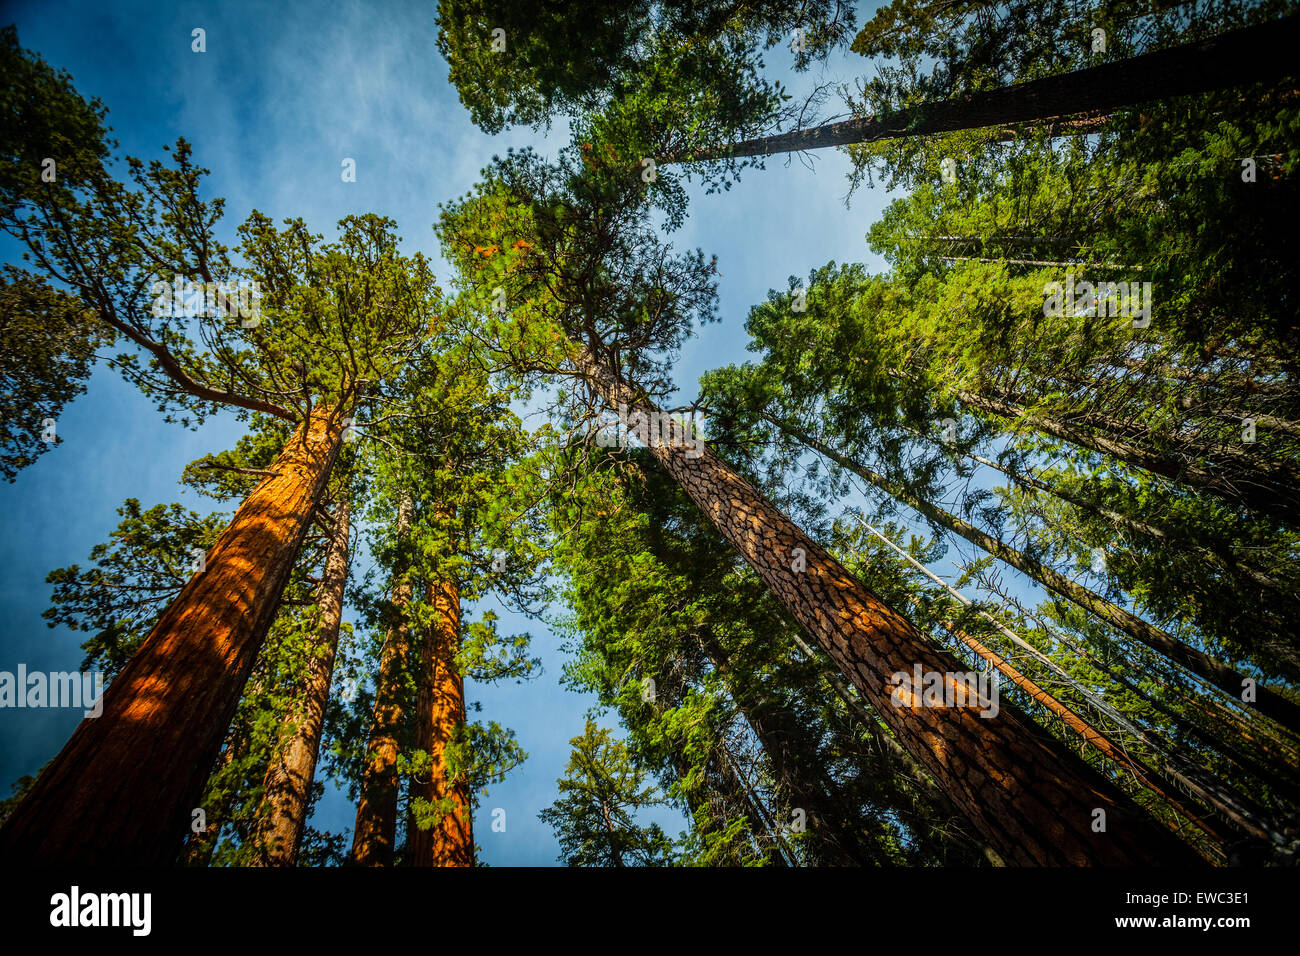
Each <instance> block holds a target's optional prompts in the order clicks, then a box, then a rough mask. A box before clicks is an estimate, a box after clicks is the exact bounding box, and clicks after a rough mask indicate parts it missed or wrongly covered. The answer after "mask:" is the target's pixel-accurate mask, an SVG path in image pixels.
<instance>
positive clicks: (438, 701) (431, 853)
mask: <svg viewBox="0 0 1300 956" xmlns="http://www.w3.org/2000/svg"><path fill="white" fill-rule="evenodd" d="M429 601H430V603H431V604H432V605H433V609H434V614H435V615H436V618H435V622H434V626H433V628H432V629H431V630H430V632H429V633H427V634H424V635H422V640H421V642H420V669H419V677H418V680H419V692H418V696H417V698H416V705H415V720H416V730H415V749H416V750H423V751H424V752H425V753H427V754H429V756H430V758H431V760H432V765H431V767H430V770H429V779H428V780H416V779H414V778H412V780H411V788H410V796H411V799H412V800H415V799H416V798H423V799H425V800H428V801H430V802H433V803H441V802H442V801H448V802H449V804H450V805H449V806H448V807H447V808H446V814H445V815H444V816H443V817H442V819H441V820H440V821H439V822H438V823H437V824H435V825H434V826H432V827H429V828H428V829H423V830H422V829H420V828H419V826H417V825H416V823H415V814H414V811H412V812H411V813H410V814H408V817H407V825H406V855H405V862H406V864H407V865H408V866H473V865H474V829H473V823H474V821H473V815H472V811H471V808H470V794H469V784H468V781H467V780H466V779H465V777H464V775H463V773H462V774H461V775H460V776H458V777H456V778H452V777H451V775H450V772H449V770H448V767H447V757H446V754H447V746H448V744H449V743H451V741H452V738H453V735H454V734H455V733H456V731H457V729H458V728H462V727H464V726H465V681H464V678H463V677H462V676H461V674H460V671H459V669H458V668H457V667H456V651H457V650H458V649H459V647H460V589H459V588H458V587H457V585H456V582H455V581H450V580H442V581H436V582H434V583H433V584H432V585H430V587H429Z"/></svg>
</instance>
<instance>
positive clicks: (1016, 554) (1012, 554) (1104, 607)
mask: <svg viewBox="0 0 1300 956" xmlns="http://www.w3.org/2000/svg"><path fill="white" fill-rule="evenodd" d="M764 420H765V421H769V422H771V424H772V425H774V426H775V427H777V428H778V429H780V430H781V431H783V432H785V433H786V434H788V435H789V436H790V437H792V438H794V439H796V440H798V441H799V442H802V443H803V444H804V445H806V446H808V447H809V448H811V449H812V450H813V451H816V452H817V453H818V454H821V455H824V456H825V457H826V458H829V459H830V460H831V461H833V462H835V463H836V464H837V465H839V466H840V467H842V468H844V469H846V470H848V471H850V472H852V473H853V474H855V475H857V476H858V477H859V478H861V479H863V480H864V481H868V482H870V483H871V484H873V485H875V486H876V487H877V488H880V489H881V490H882V491H884V492H885V493H887V494H888V495H890V496H891V497H893V498H896V499H897V500H899V501H901V502H903V503H904V504H906V505H908V506H909V507H911V508H914V509H915V510H916V511H918V512H920V513H921V514H923V515H925V516H926V517H927V518H929V519H931V520H932V521H934V522H936V523H938V524H940V525H942V526H943V527H945V528H947V529H948V530H949V531H951V532H953V533H954V534H958V535H961V536H962V537H963V538H965V539H966V540H967V541H969V542H971V544H974V545H975V546H977V547H979V548H981V549H983V550H984V551H986V552H987V553H988V554H991V555H992V556H993V557H995V558H998V559H999V560H1002V561H1005V562H1006V563H1007V564H1009V565H1011V566H1012V567H1013V568H1016V569H1018V570H1020V571H1022V572H1024V573H1025V574H1027V575H1029V576H1030V577H1032V578H1033V579H1034V580H1035V581H1038V582H1039V583H1040V584H1042V585H1043V586H1044V587H1046V588H1047V589H1049V590H1051V591H1053V592H1054V593H1056V594H1059V595H1061V596H1062V597H1064V598H1066V599H1067V600H1070V601H1073V602H1074V603H1075V604H1077V605H1078V606H1079V607H1081V608H1083V609H1084V610H1085V611H1088V612H1089V613H1090V614H1093V615H1094V616H1096V617H1097V618H1098V619H1100V620H1102V621H1105V622H1106V623H1107V624H1110V625H1111V626H1112V627H1115V628H1117V629H1118V630H1120V631H1123V632H1124V633H1125V634H1127V635H1129V636H1130V637H1132V638H1133V639H1134V640H1137V641H1140V642H1141V643H1143V644H1145V645H1146V646H1147V647H1149V648H1151V649H1152V650H1154V651H1157V652H1159V653H1161V654H1163V655H1164V656H1165V657H1167V658H1169V659H1170V660H1171V661H1174V662H1175V663H1178V664H1180V665H1182V666H1183V667H1185V668H1187V670H1189V671H1190V672H1191V673H1193V674H1195V675H1197V676H1198V677H1200V678H1201V679H1202V680H1204V681H1206V682H1207V683H1209V684H1211V685H1213V686H1215V687H1218V688H1219V689H1220V690H1222V691H1223V692H1224V693H1227V694H1229V695H1231V696H1232V697H1236V698H1237V699H1241V698H1240V695H1241V693H1242V689H1243V687H1244V686H1245V685H1244V683H1243V681H1245V679H1246V678H1245V677H1244V676H1243V675H1242V674H1240V673H1239V672H1238V671H1235V670H1233V669H1232V668H1231V667H1228V666H1227V665H1226V664H1223V663H1220V662H1219V661H1216V660H1215V659H1214V658H1212V657H1210V656H1209V655H1208V654H1205V653H1203V652H1201V651H1198V650H1197V649H1196V648H1194V647H1189V646H1188V645H1187V644H1184V643H1183V642H1182V641H1180V640H1178V639H1177V638H1175V637H1173V635H1171V634H1169V633H1167V632H1166V631H1164V630H1162V629H1160V628H1158V627H1156V626H1155V625H1153V624H1149V623H1147V622H1146V621H1144V620H1142V618H1140V617H1138V616H1137V615H1136V614H1133V613H1131V612H1129V611H1126V610H1125V609H1124V608H1122V607H1119V606H1117V605H1115V604H1112V603H1111V602H1110V601H1107V600H1106V599H1105V598H1103V597H1102V596H1101V595H1099V594H1096V593H1095V592H1093V591H1091V590H1089V589H1088V588H1085V587H1084V586H1083V585H1081V584H1078V583H1077V582H1075V581H1071V580H1070V579H1069V578H1067V577H1066V576H1065V575H1063V574H1061V573H1060V572H1059V571H1057V570H1056V569H1054V568H1050V567H1048V566H1046V565H1044V564H1042V563H1041V562H1039V561H1036V560H1034V559H1032V558H1030V557H1029V556H1028V555H1026V554H1024V553H1023V552H1021V551H1018V550H1016V549H1015V548H1012V547H1011V546H1010V545H1007V544H1005V543H1003V542H1002V541H1000V540H999V539H997V538H995V537H993V536H992V535H990V534H988V533H986V532H984V531H981V530H980V529H979V528H977V527H975V526H974V525H972V524H970V523H969V522H967V521H963V520H962V519H961V518H958V517H957V516H956V515H953V514H949V513H948V512H947V511H945V510H943V509H942V508H939V507H937V506H936V505H933V504H931V503H930V502H928V501H925V500H923V499H922V498H919V497H918V496H916V495H914V494H912V493H911V492H909V491H907V490H906V489H905V488H903V487H901V486H900V485H898V484H896V483H895V482H892V481H890V480H889V479H887V478H885V477H884V476H883V475H879V474H877V473H876V472H874V471H872V470H871V469H869V468H865V467H863V466H862V465H859V464H858V463H857V462H855V461H853V460H851V459H850V458H848V457H847V456H845V455H842V454H840V453H839V452H837V451H835V449H833V448H830V447H828V446H827V445H825V444H823V443H822V442H820V441H818V440H817V439H816V438H814V437H813V436H812V435H809V434H808V433H806V432H804V431H802V430H801V429H798V428H794V427H793V426H791V425H788V424H786V423H784V422H778V421H774V420H772V419H770V418H766V417H765V419H764ZM1255 708H1256V710H1258V711H1259V712H1260V713H1261V714H1264V715H1265V716H1267V717H1270V718H1271V719H1273V720H1276V721H1277V722H1278V723H1279V724H1281V725H1282V726H1284V727H1287V728H1289V729H1291V730H1295V729H1297V728H1300V706H1297V705H1296V704H1294V703H1293V702H1292V701H1290V700H1288V699H1287V698H1285V697H1282V696H1281V695H1279V694H1276V693H1274V692H1273V691H1271V690H1269V689H1268V688H1266V687H1262V686H1259V687H1256V700H1255Z"/></svg>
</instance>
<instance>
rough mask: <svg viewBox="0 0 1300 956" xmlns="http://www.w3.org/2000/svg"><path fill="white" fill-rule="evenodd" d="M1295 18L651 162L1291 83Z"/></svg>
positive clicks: (1298, 30)
mask: <svg viewBox="0 0 1300 956" xmlns="http://www.w3.org/2000/svg"><path fill="white" fill-rule="evenodd" d="M1298 24H1300V18H1297V17H1294V16H1291V17H1286V18H1284V19H1280V20H1274V21H1272V22H1269V23H1262V24H1258V25H1256V26H1251V27H1245V28H1242V29H1239V30H1231V31H1228V32H1227V33H1224V34H1222V35H1221V36H1217V37H1214V38H1213V39H1209V40H1202V41H1200V42H1198V43H1189V44H1184V45H1182V46H1177V47H1173V48H1171V49H1167V50H1159V51H1157V52H1155V53H1144V54H1142V55H1140V56H1135V57H1129V58H1128V59H1125V60H1120V61H1118V62H1115V63H1106V64H1103V65H1101V66H1093V67H1088V68H1087V69H1083V70H1075V71H1073V72H1071V73H1064V74H1061V75H1059V76H1048V77H1043V78H1042V79H1037V80H1031V81H1029V82H1027V83H1017V84H1014V85H1012V86H1007V87H1004V88H1002V89H999V90H989V91H986V92H982V93H967V94H965V95H964V96H959V97H955V98H953V99H949V100H942V101H940V102H937V103H923V104H921V105H920V106H917V107H915V108H912V109H907V110H901V111H899V112H896V113H893V114H890V115H888V116H881V117H876V116H868V117H857V118H854V119H850V120H844V121H843V122H840V123H829V124H827V125H825V126H818V127H815V128H813V129H804V130H794V131H792V132H788V133H779V134H777V135H775V136H764V137H760V138H758V139H750V140H745V141H743V142H740V143H736V144H734V145H732V146H728V147H723V148H720V149H711V150H700V151H698V152H693V153H692V152H685V153H677V154H673V155H670V156H665V157H664V158H662V159H660V160H658V164H659V165H660V166H663V165H666V164H668V163H673V162H703V161H708V160H717V159H737V158H740V157H744V156H770V155H772V154H773V153H788V152H795V151H800V150H806V149H822V148H824V147H828V146H850V145H853V144H856V143H871V142H876V141H877V140H884V139H902V138H905V137H911V136H930V135H934V134H936V133H951V132H956V131H957V130H967V129H982V128H984V127H988V126H1001V125H1004V124H1013V123H1040V124H1041V123H1047V122H1049V121H1051V120H1060V119H1062V118H1063V117H1069V116H1078V115H1080V114H1087V113H1106V112H1110V111H1112V110H1116V109H1118V108H1120V107H1126V106H1133V105H1134V104H1137V103H1145V102H1150V101H1154V100H1164V99H1170V98H1172V97H1176V96H1188V95H1191V94H1196V93H1205V92H1209V91H1211V90H1217V89H1223V88H1229V87H1235V86H1245V85H1249V84H1252V83H1261V82H1268V81H1273V80H1277V79H1280V78H1282V77H1285V76H1289V75H1292V74H1293V73H1294V70H1295V61H1294V50H1295V47H1296V45H1297V42H1298V41H1300V27H1298Z"/></svg>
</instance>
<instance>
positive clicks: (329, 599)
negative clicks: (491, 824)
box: [253, 499, 349, 866]
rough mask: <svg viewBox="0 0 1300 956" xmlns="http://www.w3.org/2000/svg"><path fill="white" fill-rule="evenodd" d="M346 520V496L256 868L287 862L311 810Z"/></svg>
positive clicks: (333, 526) (276, 762) (263, 816)
mask: <svg viewBox="0 0 1300 956" xmlns="http://www.w3.org/2000/svg"><path fill="white" fill-rule="evenodd" d="M348 519H349V508H348V502H347V500H346V499H343V500H340V501H339V503H338V505H337V506H336V508H335V513H334V518H333V521H331V522H330V534H329V543H328V545H327V546H326V549H325V568H324V572H323V573H322V575H321V583H320V588H319V590H318V600H317V607H318V609H319V614H320V618H319V622H318V624H317V636H316V641H315V646H314V647H313V648H312V650H311V656H310V659H309V660H308V661H307V667H306V673H305V675H304V678H303V688H302V696H301V701H300V705H299V707H298V708H296V709H295V711H294V713H293V714H292V715H291V717H290V719H289V721H288V727H289V737H288V739H287V740H286V741H285V742H284V744H283V745H282V746H281V747H280V749H279V750H278V752H277V753H276V754H275V756H274V757H273V758H272V760H271V763H270V766H268V767H267V771H266V777H265V781H264V795H263V797H262V804H261V806H260V807H259V808H258V812H257V821H256V824H255V832H254V835H253V840H254V841H255V843H256V846H257V850H258V856H257V859H256V860H255V861H254V864H253V865H256V866H293V865H294V863H296V862H297V859H298V849H299V848H300V847H301V846H302V835H303V830H304V829H305V828H306V825H307V813H308V811H309V810H310V808H311V788H312V780H313V779H314V777H315V775H316V758H317V754H318V753H319V752H320V741H321V731H322V730H323V728H324V725H325V708H326V706H327V705H328V704H329V696H330V683H331V681H332V680H333V677H334V657H335V654H336V653H337V651H338V643H339V626H340V625H341V624H342V622H343V592H344V589H345V588H346V587H347V581H348V534H349V527H348V524H349V522H348Z"/></svg>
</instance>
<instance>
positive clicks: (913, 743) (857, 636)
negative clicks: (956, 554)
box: [576, 355, 1199, 865]
mask: <svg viewBox="0 0 1300 956" xmlns="http://www.w3.org/2000/svg"><path fill="white" fill-rule="evenodd" d="M576 362H577V365H578V368H579V370H580V372H581V373H582V374H583V375H584V376H585V377H587V378H588V380H589V381H591V382H592V384H593V385H595V387H596V388H597V389H598V391H599V392H600V394H601V396H602V397H603V398H604V400H605V401H606V402H608V403H609V404H610V405H611V406H612V407H618V406H619V404H620V403H626V405H627V406H628V408H629V410H631V411H641V412H643V413H651V412H657V411H658V409H656V408H654V407H653V406H652V405H651V404H650V403H648V402H647V401H645V400H644V399H643V398H642V396H641V395H640V394H639V393H637V392H636V391H635V390H634V389H632V388H631V387H629V386H628V385H627V384H626V383H624V382H622V381H621V380H619V379H618V378H617V377H616V376H615V375H614V374H613V373H612V371H610V370H609V369H607V368H605V367H603V366H602V365H600V364H598V363H597V362H595V361H592V359H591V358H590V357H589V356H586V355H580V356H578V357H577V359H576ZM651 451H652V454H653V455H654V457H655V459H656V461H658V463H659V464H660V465H661V466H662V467H663V468H664V469H665V471H667V472H668V474H669V475H671V476H672V477H673V479H674V480H675V481H677V483H678V484H679V485H680V486H681V487H682V489H683V490H684V491H685V492H686V493H687V495H688V496H689V497H690V498H691V500H692V501H693V502H695V504H696V505H697V506H698V507H699V508H700V509H701V511H703V512H704V514H705V515H706V516H707V517H708V518H709V520H710V521H711V522H712V523H713V525H714V526H715V527H716V528H717V529H718V531H719V532H720V533H721V534H722V536H723V537H724V538H726V539H727V541H728V542H729V543H730V544H731V545H732V546H733V547H734V548H735V549H736V550H737V552H738V553H739V554H741V555H742V556H743V557H744V558H745V560H746V561H747V562H748V563H749V565H750V566H751V567H753V569H754V570H755V572H756V573H757V574H758V576H759V577H760V578H761V579H762V580H763V582H764V583H765V584H766V585H767V586H768V587H769V588H770V589H771V591H772V593H773V594H774V595H775V596H776V597H777V599H778V600H780V601H781V603H782V604H783V605H784V606H785V607H786V609H787V610H788V611H789V612H790V613H791V615H792V616H793V617H794V618H795V620H797V621H798V622H799V623H800V625H801V626H803V628H804V629H805V630H806V631H808V633H809V634H811V635H812V636H813V638H814V639H815V640H816V641H817V642H818V644H820V645H821V647H822V649H823V650H825V651H826V653H827V654H828V655H829V656H830V658H831V659H832V660H833V661H834V662H835V663H836V666H837V667H839V669H840V671H841V673H843V674H844V675H845V676H846V677H847V678H848V679H849V680H850V681H851V682H852V683H853V684H854V686H855V687H857V689H858V691H859V693H861V694H862V695H863V697H864V698H865V699H866V700H867V701H868V702H869V703H870V704H871V705H872V706H873V707H874V708H875V710H876V712H877V713H879V714H880V716H881V719H882V720H884V721H885V723H886V724H888V725H889V727H890V729H892V730H893V731H894V733H895V734H896V735H897V737H898V739H899V741H900V742H901V743H902V744H903V746H904V747H906V748H907V749H908V750H909V751H910V752H911V753H912V754H913V755H914V756H915V757H916V759H917V760H918V761H919V762H920V763H921V764H922V765H923V766H924V767H925V768H926V769H927V770H928V771H929V772H930V773H931V775H932V776H933V777H934V779H935V780H936V782H937V783H938V784H939V785H940V786H941V787H942V788H943V789H944V790H945V791H946V792H947V793H948V795H949V796H950V797H951V798H952V800H953V802H954V804H956V805H957V807H958V808H959V809H960V810H961V811H962V812H963V813H964V814H965V815H966V816H967V817H968V818H969V819H970V820H971V822H972V823H973V824H974V825H975V826H976V827H977V828H978V829H979V830H980V832H981V833H982V834H983V835H984V836H985V838H986V839H988V840H989V842H990V844H991V845H992V846H993V847H994V849H995V850H996V851H997V852H998V854H999V855H1000V856H1001V857H1002V858H1003V859H1005V860H1006V861H1007V862H1008V863H1011V864H1022V865H1064V864H1071V865H1086V864H1107V865H1132V864H1182V865H1195V864H1196V863H1198V862H1199V857H1197V855H1196V854H1195V853H1193V852H1192V851H1191V850H1190V849H1189V848H1188V847H1187V846H1186V845H1185V844H1183V843H1181V842H1180V841H1179V840H1177V839H1176V838H1175V837H1173V836H1172V835H1171V834H1169V833H1168V831H1166V830H1164V829H1163V828H1162V827H1160V826H1158V825H1157V824H1155V823H1154V822H1153V821H1152V820H1151V819H1150V818H1148V817H1147V816H1146V815H1145V814H1144V813H1143V812H1142V811H1140V810H1139V809H1138V808H1137V807H1136V806H1135V805H1134V804H1133V803H1132V801H1131V800H1129V799H1128V797H1127V796H1126V795H1124V794H1123V793H1121V792H1120V791H1119V790H1118V789H1117V788H1116V787H1115V786H1114V785H1113V784H1112V783H1110V782H1109V781H1107V780H1106V779H1104V778H1103V777H1102V776H1101V775H1100V774H1099V773H1097V771H1095V770H1094V769H1092V768H1091V767H1089V766H1088V765H1087V764H1085V763H1084V762H1083V761H1082V760H1080V759H1079V758H1078V757H1077V756H1076V755H1074V754H1072V753H1070V752H1069V751H1068V750H1066V749H1065V748H1063V747H1062V746H1061V745H1060V744H1059V743H1058V742H1056V741H1055V740H1053V739H1051V738H1050V737H1049V736H1047V735H1046V734H1045V733H1044V732H1043V731H1042V730H1040V729H1038V728H1036V727H1035V726H1034V725H1033V723H1032V722H1031V721H1029V720H1028V719H1027V718H1025V717H1024V716H1022V715H1021V714H1019V713H1018V712H1017V711H1016V710H1015V709H1014V708H1013V707H1009V706H1004V707H1002V708H1001V709H1000V711H999V712H998V714H997V715H996V716H993V717H981V716H980V715H979V712H978V710H977V709H976V708H973V707H947V708H940V707H896V706H893V704H892V702H891V696H892V694H891V691H892V686H891V684H890V678H891V676H892V675H894V674H896V673H899V672H902V673H905V674H907V673H912V671H913V667H914V665H918V664H919V665H920V666H921V669H922V670H923V671H926V672H937V673H941V674H958V673H964V672H965V670H966V668H965V667H964V666H963V665H962V664H961V663H960V662H959V661H957V659H956V658H955V657H953V656H952V655H951V654H948V653H947V652H945V651H943V650H942V649H941V648H940V647H939V646H938V645H937V644H935V643H934V641H933V640H931V639H930V638H929V637H927V636H926V635H923V634H921V633H920V632H919V631H917V630H916V628H914V627H913V626H912V625H911V623H910V622H908V621H907V619H906V618H904V617H903V616H902V615H900V614H899V613H897V612H896V611H894V610H893V609H892V608H890V607H888V606H887V605H885V604H884V602H882V601H881V600H880V598H878V597H877V596H876V595H874V594H873V593H872V592H871V591H870V590H868V589H867V588H866V587H865V586H864V585H863V584H862V583H861V582H859V581H858V580H856V579H855V578H854V577H853V576H852V575H851V574H849V572H848V571H847V570H846V569H845V568H844V567H843V565H841V564H840V563H839V562H838V561H836V560H835V559H834V558H833V557H831V555H830V554H829V553H827V552H826V550H825V549H823V548H822V547H821V546H820V545H818V544H817V543H816V542H815V541H813V540H812V539H811V538H809V537H808V536H807V535H806V534H804V532H803V531H802V530H801V529H800V528H799V527H798V526H797V525H796V524H795V523H794V522H793V521H791V520H790V519H789V518H788V517H786V516H785V515H784V514H782V513H781V512H780V511H779V510H777V509H776V508H775V507H773V506H772V505H771V504H770V503H769V502H768V501H767V500H766V499H765V498H764V497H763V495H762V494H761V493H760V492H759V491H758V490H757V489H755V488H754V487H753V486H752V485H750V484H749V482H747V481H745V479H744V478H742V477H741V476H740V475H739V474H737V473H736V471H735V470H734V469H732V468H731V467H730V466H729V465H727V464H726V463H725V462H724V461H722V459H720V458H719V457H718V456H717V455H716V454H715V453H714V452H713V450H712V449H710V448H707V447H706V448H704V449H703V453H702V454H701V455H699V457H694V458H692V457H687V455H688V450H687V449H686V448H684V447H681V446H678V447H667V446H658V447H652V449H651ZM948 679H949V680H952V678H948ZM1098 810H1101V811H1104V814H1105V829H1104V830H1103V831H1101V832H1097V831H1094V829H1093V827H1094V825H1095V821H1098V820H1100V817H1099V816H1098V815H1097V814H1096V812H1095V811H1098Z"/></svg>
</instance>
